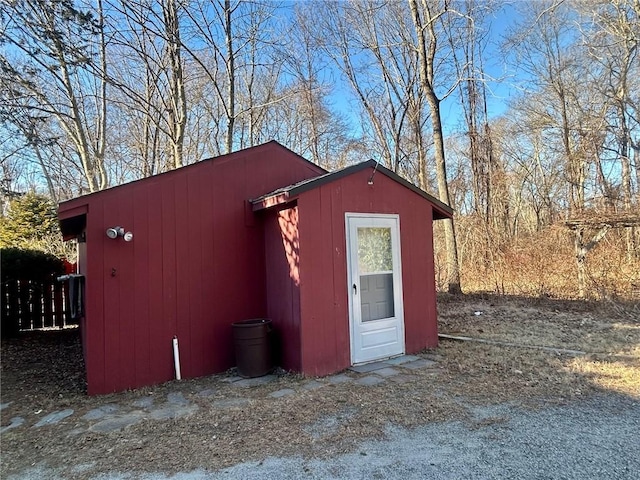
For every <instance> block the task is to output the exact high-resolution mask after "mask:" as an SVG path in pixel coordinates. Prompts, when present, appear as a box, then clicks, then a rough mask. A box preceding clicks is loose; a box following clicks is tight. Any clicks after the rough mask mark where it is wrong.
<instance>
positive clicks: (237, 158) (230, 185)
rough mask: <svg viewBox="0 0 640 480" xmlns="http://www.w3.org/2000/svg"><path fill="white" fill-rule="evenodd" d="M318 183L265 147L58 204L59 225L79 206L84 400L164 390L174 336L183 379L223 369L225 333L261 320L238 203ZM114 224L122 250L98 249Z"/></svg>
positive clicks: (304, 167) (257, 267)
mask: <svg viewBox="0 0 640 480" xmlns="http://www.w3.org/2000/svg"><path fill="white" fill-rule="evenodd" d="M320 173H323V171H322V170H321V169H319V168H318V167H315V166H314V165H312V164H310V163H308V162H306V161H305V160H303V159H302V158H301V157H298V156H297V155H295V154H293V153H292V152H290V151H289V150H287V149H285V148H283V147H281V146H279V145H278V144H276V143H269V144H265V145H262V146H259V147H255V148H253V149H249V150H245V151H241V152H236V153H234V154H231V155H227V156H224V157H219V158H217V159H214V160H212V161H205V162H201V163H199V164H195V165H191V166H188V167H184V168H182V169H179V170H176V171H173V172H169V173H167V174H163V175H159V176H156V177H152V178H148V179H144V180H140V181H137V182H133V183H131V184H127V185H123V186H121V187H117V188H113V189H110V190H106V191H103V192H98V193H96V194H91V195H88V196H85V197H81V198H79V199H76V200H73V201H70V202H66V203H64V204H62V205H61V207H60V215H61V217H62V216H64V212H65V211H69V210H72V209H76V208H78V207H82V206H86V207H87V208H86V215H87V224H86V238H87V268H86V321H85V327H86V332H85V339H86V342H85V343H86V344H85V346H84V347H85V352H86V353H85V360H86V368H87V383H88V391H89V394H100V393H108V392H113V391H118V390H124V389H128V388H136V387H140V386H143V385H149V384H152V383H158V382H162V381H166V380H170V379H172V378H173V376H174V372H173V357H172V348H171V341H172V339H173V336H174V335H176V336H177V337H178V340H179V345H180V357H181V358H180V360H181V366H182V374H183V376H184V377H194V376H200V375H206V374H211V373H215V372H220V371H223V370H225V369H227V368H229V367H231V366H232V365H233V364H234V358H233V343H232V331H231V323H233V322H235V321H240V320H244V319H248V318H255V317H264V316H266V315H267V302H266V298H267V297H266V279H265V274H264V272H265V267H266V265H265V258H264V252H265V237H264V234H263V232H262V225H261V222H260V220H259V219H258V220H256V221H253V219H251V218H250V219H247V217H246V201H247V199H249V198H252V197H257V196H260V195H262V194H265V193H267V192H269V191H271V190H274V189H276V188H279V187H281V186H283V185H287V184H291V183H295V182H297V181H300V180H303V179H306V178H310V177H314V176H316V175H318V174H320ZM82 210H83V212H84V211H85V209H84V208H83V209H82ZM248 220H250V221H248ZM116 225H119V226H123V227H124V228H125V229H126V230H130V231H132V232H133V234H134V238H133V241H132V242H124V241H123V239H121V238H118V239H115V240H111V239H109V238H107V237H106V235H105V230H106V229H107V228H109V227H113V226H116Z"/></svg>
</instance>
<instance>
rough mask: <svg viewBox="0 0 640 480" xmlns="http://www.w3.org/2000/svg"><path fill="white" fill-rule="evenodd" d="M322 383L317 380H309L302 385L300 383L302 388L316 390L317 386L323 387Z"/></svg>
mask: <svg viewBox="0 0 640 480" xmlns="http://www.w3.org/2000/svg"><path fill="white" fill-rule="evenodd" d="M324 385H325V384H324V383H322V382H319V381H317V380H310V381H308V382H307V383H305V384H304V385H302V390H307V391H309V390H316V389H318V388H321V387H324Z"/></svg>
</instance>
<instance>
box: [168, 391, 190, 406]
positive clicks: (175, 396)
mask: <svg viewBox="0 0 640 480" xmlns="http://www.w3.org/2000/svg"><path fill="white" fill-rule="evenodd" d="M167 402H168V403H170V404H171V405H179V406H183V407H184V406H186V405H189V400H187V399H186V398H184V394H183V393H182V392H171V393H169V394H168V395H167Z"/></svg>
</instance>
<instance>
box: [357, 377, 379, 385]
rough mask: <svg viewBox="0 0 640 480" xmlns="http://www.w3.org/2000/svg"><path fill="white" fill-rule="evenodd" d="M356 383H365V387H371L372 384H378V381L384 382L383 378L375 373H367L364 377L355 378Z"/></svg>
mask: <svg viewBox="0 0 640 480" xmlns="http://www.w3.org/2000/svg"><path fill="white" fill-rule="evenodd" d="M356 383H357V384H358V385H365V386H367V387H372V386H374V385H378V384H380V383H384V378H380V377H378V376H375V375H368V376H366V377H362V378H359V379H358V380H356Z"/></svg>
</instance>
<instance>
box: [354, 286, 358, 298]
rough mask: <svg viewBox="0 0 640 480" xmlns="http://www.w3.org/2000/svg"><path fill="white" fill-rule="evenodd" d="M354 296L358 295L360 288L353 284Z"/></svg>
mask: <svg viewBox="0 0 640 480" xmlns="http://www.w3.org/2000/svg"><path fill="white" fill-rule="evenodd" d="M353 294H354V295H357V294H358V286H357V285H356V284H355V283H354V284H353Z"/></svg>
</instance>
